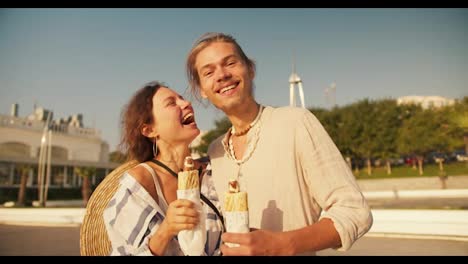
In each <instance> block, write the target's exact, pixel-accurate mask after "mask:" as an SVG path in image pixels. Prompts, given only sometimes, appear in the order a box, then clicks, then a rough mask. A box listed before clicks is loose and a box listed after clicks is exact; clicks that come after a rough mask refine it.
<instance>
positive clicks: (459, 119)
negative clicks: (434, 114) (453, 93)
mask: <svg viewBox="0 0 468 264" xmlns="http://www.w3.org/2000/svg"><path fill="white" fill-rule="evenodd" d="M451 123H452V124H453V125H454V129H455V130H457V134H459V135H461V137H462V138H463V143H461V144H460V145H464V148H465V153H467V154H468V96H465V97H463V99H462V100H460V101H458V102H457V103H456V104H455V105H454V107H453V113H452V116H451ZM456 147H457V148H458V147H460V146H456Z"/></svg>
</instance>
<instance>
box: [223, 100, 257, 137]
mask: <svg viewBox="0 0 468 264" xmlns="http://www.w3.org/2000/svg"><path fill="white" fill-rule="evenodd" d="M259 110H260V105H259V104H258V103H257V102H255V101H252V103H250V104H248V105H243V106H242V108H241V109H238V110H237V111H232V112H230V113H226V115H227V117H228V118H229V120H230V121H231V123H232V125H233V126H234V128H235V129H236V131H241V130H243V129H245V128H247V127H248V126H249V125H250V123H252V122H253V121H254V119H255V117H256V116H257V114H258V111H259Z"/></svg>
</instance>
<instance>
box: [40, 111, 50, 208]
mask: <svg viewBox="0 0 468 264" xmlns="http://www.w3.org/2000/svg"><path fill="white" fill-rule="evenodd" d="M51 114H52V112H49V113H48V115H47V119H46V122H45V125H44V130H43V132H42V137H41V146H40V149H39V161H38V173H37V177H38V178H37V184H38V186H39V190H38V195H39V205H40V206H42V207H45V206H46V204H45V203H46V199H47V194H46V192H47V189H48V188H44V187H45V186H48V185H49V178H50V155H51V153H50V152H51V139H52V135H51V131H50V130H49V122H50V119H51ZM47 136H48V137H49V140H47ZM47 142H48V146H46V144H47ZM46 158H47V164H48V166H47V175H48V176H47V182H45V170H46V164H45V163H46Z"/></svg>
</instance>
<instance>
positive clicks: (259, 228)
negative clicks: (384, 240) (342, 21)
mask: <svg viewBox="0 0 468 264" xmlns="http://www.w3.org/2000/svg"><path fill="white" fill-rule="evenodd" d="M186 66H187V75H188V78H189V82H190V84H191V88H192V92H193V94H194V95H195V96H197V95H200V96H201V97H203V98H206V99H208V100H209V101H210V102H211V103H212V104H213V105H214V106H215V107H217V108H218V109H221V110H222V111H223V112H224V113H225V114H226V115H227V117H228V118H229V120H230V121H231V123H232V128H231V129H229V130H228V132H227V133H226V134H225V135H223V136H221V137H220V138H218V139H216V140H215V141H214V142H213V143H212V144H211V145H210V147H209V150H208V154H209V156H210V158H211V166H212V172H213V180H214V184H215V188H216V190H217V192H218V193H219V194H220V198H221V199H224V196H223V194H224V193H226V192H227V190H228V181H229V180H230V179H236V180H237V181H238V182H239V185H240V189H241V191H245V192H247V193H248V205H249V221H250V227H251V228H252V231H251V232H249V233H245V234H240V233H225V234H223V236H222V240H223V242H224V243H234V244H239V247H228V246H226V245H223V246H222V247H221V250H222V253H223V255H315V252H316V251H318V250H322V249H326V248H335V249H339V250H347V249H349V248H350V247H351V245H352V244H353V243H354V241H356V240H357V239H358V238H360V237H361V236H362V235H364V234H365V233H366V232H367V231H368V230H369V229H370V227H371V225H372V214H371V212H370V209H369V206H368V204H367V202H366V200H365V199H364V197H363V195H362V193H361V191H360V190H359V187H358V185H357V183H356V181H355V179H354V176H353V174H352V172H351V171H350V169H349V167H348V166H347V164H346V162H345V161H344V159H343V157H342V156H341V153H340V152H339V150H338V148H337V147H336V146H335V144H334V143H333V141H332V140H331V138H330V137H329V135H328V134H327V133H326V131H325V130H324V128H323V126H322V125H321V124H320V122H319V121H318V120H317V119H316V118H315V116H314V115H313V114H312V113H310V111H308V110H306V109H302V108H295V107H280V108H273V107H270V106H266V107H264V106H262V105H260V104H259V103H258V102H257V101H256V100H255V98H254V96H253V87H254V84H253V80H254V77H255V63H254V62H253V61H252V60H251V59H249V58H248V57H247V56H246V55H245V53H244V52H243V50H242V48H241V47H240V46H239V45H238V43H237V42H236V40H235V39H234V38H233V37H232V36H230V35H226V34H223V33H207V34H204V35H203V36H202V37H201V38H200V39H199V40H198V41H197V42H196V43H195V44H194V46H193V48H192V49H191V51H190V53H189V55H188V58H187V65H186Z"/></svg>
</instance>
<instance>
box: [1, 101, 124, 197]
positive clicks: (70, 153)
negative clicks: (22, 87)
mask: <svg viewBox="0 0 468 264" xmlns="http://www.w3.org/2000/svg"><path fill="white" fill-rule="evenodd" d="M49 113H50V116H51V118H50V119H51V120H52V122H50V125H49V128H50V131H51V141H50V142H51V144H50V145H51V157H50V158H51V162H50V163H51V173H50V175H51V176H50V185H49V187H50V188H76V187H79V186H81V177H79V176H77V175H75V174H74V168H75V167H95V168H96V169H97V172H96V175H94V176H93V177H92V180H91V182H92V183H93V184H97V183H99V182H100V181H101V180H102V179H103V178H104V177H105V176H106V175H107V174H108V173H109V172H110V171H111V170H112V169H114V168H116V167H117V166H118V165H119V164H117V163H111V162H109V145H108V144H107V143H106V142H105V141H103V140H102V139H101V136H100V132H99V131H98V130H96V129H94V128H85V127H83V122H82V119H83V118H82V115H80V114H78V115H73V116H70V117H68V118H67V119H63V118H62V119H59V120H53V113H52V112H51V111H48V110H46V109H44V108H36V109H35V111H34V113H32V114H31V115H29V116H28V117H19V116H18V105H17V104H14V105H13V106H12V109H11V114H10V115H0V188H5V187H9V188H11V187H16V188H17V187H18V186H19V184H20V178H21V175H20V173H19V170H18V166H17V165H18V164H30V165H32V168H33V170H32V171H30V174H29V178H28V183H27V186H28V187H29V188H37V183H38V162H39V153H40V149H41V139H42V136H43V131H44V127H45V125H46V120H47V116H48V115H49Z"/></svg>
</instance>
